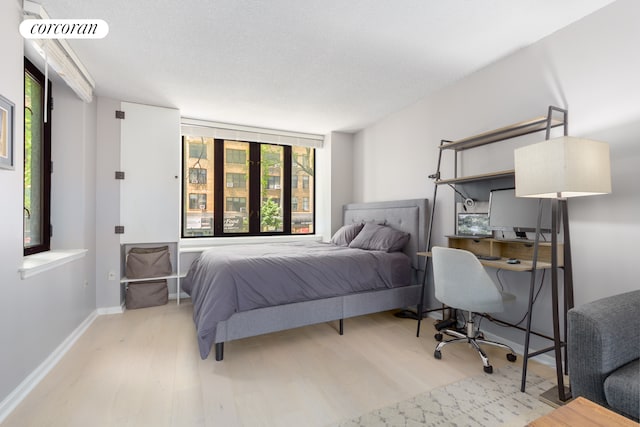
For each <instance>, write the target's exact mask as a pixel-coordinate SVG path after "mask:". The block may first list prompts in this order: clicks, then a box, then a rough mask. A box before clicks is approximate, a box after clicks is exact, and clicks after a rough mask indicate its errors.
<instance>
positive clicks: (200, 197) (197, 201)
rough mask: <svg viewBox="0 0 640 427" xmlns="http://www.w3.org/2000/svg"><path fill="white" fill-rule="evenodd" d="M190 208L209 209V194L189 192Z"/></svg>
mask: <svg viewBox="0 0 640 427" xmlns="http://www.w3.org/2000/svg"><path fill="white" fill-rule="evenodd" d="M189 209H199V210H206V209H207V195H206V194H197V193H196V194H194V193H190V194H189Z"/></svg>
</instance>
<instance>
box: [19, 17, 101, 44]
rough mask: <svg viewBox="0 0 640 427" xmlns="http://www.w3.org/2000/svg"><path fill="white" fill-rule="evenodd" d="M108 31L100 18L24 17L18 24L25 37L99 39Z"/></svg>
mask: <svg viewBox="0 0 640 427" xmlns="http://www.w3.org/2000/svg"><path fill="white" fill-rule="evenodd" d="M108 33H109V24H107V23H106V22H105V21H103V20H102V19H25V20H24V21H22V23H21V24H20V34H21V35H22V37H24V38H25V39H101V38H104V37H105V36H106V35H107V34H108Z"/></svg>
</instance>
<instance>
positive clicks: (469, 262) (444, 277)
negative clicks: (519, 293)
mask: <svg viewBox="0 0 640 427" xmlns="http://www.w3.org/2000/svg"><path fill="white" fill-rule="evenodd" d="M431 254H432V262H433V282H434V287H435V295H436V298H437V299H438V300H439V301H440V302H442V303H443V304H446V305H448V306H449V307H453V308H458V309H461V310H467V311H473V312H477V313H499V312H501V311H504V304H503V301H502V294H501V293H500V291H499V290H498V288H497V286H496V284H495V283H494V281H493V280H492V279H491V277H490V276H489V274H488V273H487V271H486V270H485V268H484V267H483V266H482V264H481V263H480V261H478V259H477V258H476V256H475V255H474V254H473V253H471V252H469V251H465V250H462V249H453V248H444V247H438V246H434V247H433V248H431Z"/></svg>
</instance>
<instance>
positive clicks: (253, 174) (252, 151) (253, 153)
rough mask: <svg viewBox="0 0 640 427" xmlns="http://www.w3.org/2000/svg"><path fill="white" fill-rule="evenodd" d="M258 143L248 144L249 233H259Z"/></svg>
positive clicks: (259, 183)
mask: <svg viewBox="0 0 640 427" xmlns="http://www.w3.org/2000/svg"><path fill="white" fill-rule="evenodd" d="M261 177H262V174H261V173H260V144H257V143H252V144H249V234H253V235H255V234H259V233H260V206H261V204H262V203H261V200H260V193H261V191H260V187H261V182H260V178H261Z"/></svg>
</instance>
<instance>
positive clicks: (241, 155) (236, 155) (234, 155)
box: [226, 148, 247, 165]
mask: <svg viewBox="0 0 640 427" xmlns="http://www.w3.org/2000/svg"><path fill="white" fill-rule="evenodd" d="M226 158H227V163H236V164H240V165H244V164H245V163H247V152H246V151H245V150H234V149H233V148H227V150H226Z"/></svg>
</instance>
